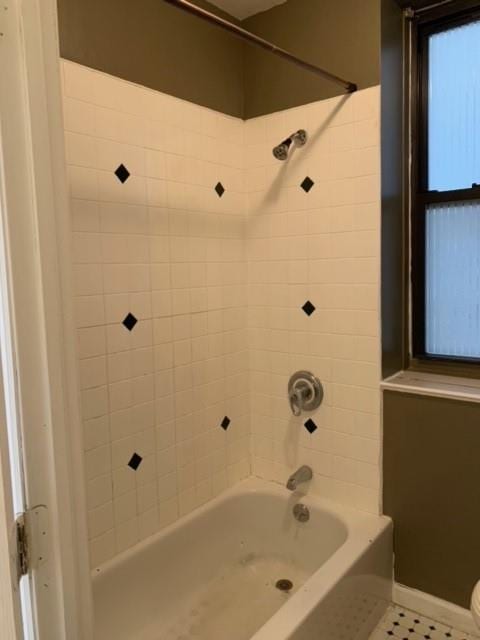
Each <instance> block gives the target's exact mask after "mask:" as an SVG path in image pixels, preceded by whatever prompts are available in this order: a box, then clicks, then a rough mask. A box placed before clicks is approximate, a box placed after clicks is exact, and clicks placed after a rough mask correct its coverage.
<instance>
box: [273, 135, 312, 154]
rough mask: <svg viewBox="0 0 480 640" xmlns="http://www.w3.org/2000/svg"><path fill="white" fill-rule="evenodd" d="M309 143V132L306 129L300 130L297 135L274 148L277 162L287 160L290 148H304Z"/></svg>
mask: <svg viewBox="0 0 480 640" xmlns="http://www.w3.org/2000/svg"><path fill="white" fill-rule="evenodd" d="M306 141H307V132H306V131H305V129H299V130H298V131H296V132H295V133H292V135H291V136H290V137H289V138H287V139H286V140H284V141H283V142H281V143H280V144H279V145H277V146H276V147H274V148H273V155H274V156H275V158H276V159H277V160H282V161H283V160H286V159H287V158H288V153H289V151H290V147H291V146H292V144H294V145H295V146H296V147H303V145H304V144H305V143H306Z"/></svg>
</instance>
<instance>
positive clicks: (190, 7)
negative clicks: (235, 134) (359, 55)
mask: <svg viewBox="0 0 480 640" xmlns="http://www.w3.org/2000/svg"><path fill="white" fill-rule="evenodd" d="M164 2H167V3H168V4H171V5H173V6H174V7H177V8H178V9H183V10H184V11H186V12H187V13H191V14H193V15H194V16H197V17H198V18H201V19H202V20H206V21H207V22H210V23H211V24H214V25H216V26H217V27H221V28H222V29H225V30H226V31H230V33H233V35H235V36H237V37H239V38H242V39H243V40H246V41H247V42H250V43H252V44H255V45H257V46H258V47H261V48H262V49H266V50H267V51H270V53H273V54H275V55H276V56H278V57H280V58H283V59H284V60H289V61H290V62H293V63H294V64H296V65H298V66H299V67H302V68H303V69H306V70H307V71H310V72H311V73H314V74H316V75H317V76H320V77H321V78H325V79H326V80H330V81H331V82H335V83H336V84H339V85H341V86H342V87H343V88H344V89H345V92H346V93H353V92H354V91H357V88H358V87H357V85H356V84H355V83H354V82H348V80H344V79H343V78H339V77H338V76H336V75H334V74H333V73H329V72H328V71H325V69H321V68H320V67H317V66H316V65H314V64H311V63H310V62H306V61H305V60H302V59H301V58H297V56H295V55H293V53H290V52H289V51H286V50H285V49H282V48H280V47H277V46H276V45H274V44H272V43H271V42H268V40H264V39H263V38H260V37H259V36H257V35H255V34H254V33H251V32H250V31H247V30H246V29H242V27H238V26H237V25H236V24H232V23H231V22H228V20H224V19H223V18H220V17H219V16H216V15H215V14H214V13H211V12H210V11H207V10H206V9H202V8H201V7H198V6H197V5H195V4H192V3H191V2H189V1H188V0H164Z"/></svg>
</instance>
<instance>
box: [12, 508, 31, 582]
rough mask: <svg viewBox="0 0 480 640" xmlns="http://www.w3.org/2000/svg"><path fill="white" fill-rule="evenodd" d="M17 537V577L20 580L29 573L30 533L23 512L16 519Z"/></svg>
mask: <svg viewBox="0 0 480 640" xmlns="http://www.w3.org/2000/svg"><path fill="white" fill-rule="evenodd" d="M15 538H16V545H17V578H18V580H19V581H20V578H21V577H22V576H26V575H27V573H28V567H29V560H28V535H27V522H26V514H25V513H21V514H20V515H19V516H17V518H16V520H15Z"/></svg>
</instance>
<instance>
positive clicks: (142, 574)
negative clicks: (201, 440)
mask: <svg viewBox="0 0 480 640" xmlns="http://www.w3.org/2000/svg"><path fill="white" fill-rule="evenodd" d="M300 501H301V502H303V503H304V504H306V505H307V506H308V508H309V510H310V520H309V521H308V522H306V523H304V524H302V523H299V522H297V521H296V520H295V519H294V517H293V514H292V508H293V506H294V504H296V503H297V502H300ZM284 578H286V579H288V580H290V581H291V582H293V588H292V589H291V591H290V592H289V593H285V592H282V591H280V590H279V589H277V588H276V586H275V585H276V582H277V581H278V580H279V579H284ZM391 587H392V527H391V522H390V520H389V519H387V518H383V517H377V516H369V515H367V514H363V513H361V512H356V511H353V510H350V509H344V508H343V507H341V506H338V505H335V504H333V503H331V502H327V501H324V500H321V499H318V498H314V497H310V496H302V495H301V494H298V493H294V494H292V493H290V492H289V491H287V489H284V488H282V487H281V486H278V485H274V484H270V483H266V482H263V481H259V480H254V479H250V480H247V481H245V482H243V483H241V484H239V485H237V486H236V487H235V488H233V489H231V490H229V491H227V492H226V493H224V494H222V495H221V496H219V497H218V498H216V499H215V500H213V501H212V502H210V503H208V504H207V505H205V506H204V507H201V508H200V509H197V510H196V511H194V512H193V513H191V514H190V515H188V516H187V517H184V518H182V519H181V520H179V521H178V522H176V523H175V524H174V525H172V526H170V527H168V528H167V529H165V530H163V531H162V532H160V533H159V534H157V535H156V536H154V537H152V538H150V539H149V540H147V541H145V542H143V543H141V544H140V545H137V546H136V547H134V548H133V549H131V550H129V551H128V552H126V553H123V554H122V555H120V556H118V557H117V558H115V559H114V560H113V561H111V562H109V563H107V564H105V565H103V566H102V567H100V569H99V570H97V571H96V572H95V573H94V577H93V589H94V602H95V616H96V632H95V639H96V640H187V639H192V640H193V639H195V640H287V639H288V640H335V639H337V638H338V639H340V638H342V639H344V640H364V639H365V638H368V636H369V633H370V631H371V630H372V629H373V627H374V626H375V624H376V623H377V621H378V620H379V619H380V617H381V615H382V614H383V612H384V610H385V608H386V605H387V603H388V602H389V601H390V599H391Z"/></svg>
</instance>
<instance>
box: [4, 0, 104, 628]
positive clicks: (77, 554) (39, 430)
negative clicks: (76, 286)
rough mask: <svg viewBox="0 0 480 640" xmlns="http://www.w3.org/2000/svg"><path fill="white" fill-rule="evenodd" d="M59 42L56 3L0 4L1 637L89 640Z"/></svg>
mask: <svg viewBox="0 0 480 640" xmlns="http://www.w3.org/2000/svg"><path fill="white" fill-rule="evenodd" d="M57 37H58V36H57V16H56V2H55V0H27V1H25V0H2V2H1V4H0V355H1V363H2V366H1V372H2V375H3V385H1V386H2V387H3V390H2V389H0V396H2V398H4V399H5V406H4V412H3V415H2V411H1V407H0V640H23V638H25V639H26V640H33V639H35V640H91V639H92V605H91V585H90V575H89V566H88V557H87V549H88V546H87V532H86V508H85V495H84V492H85V483H84V479H83V464H82V458H81V456H82V445H81V423H80V418H79V408H78V407H79V401H78V384H77V379H76V358H75V347H74V345H75V333H74V325H73V320H72V318H73V313H72V306H73V304H72V300H73V296H72V295H71V284H70V282H71V276H70V248H69V246H70V232H69V214H68V198H67V190H66V177H65V157H64V143H63V126H62V112H61V92H60V73H59V53H58V42H57ZM24 510H26V511H27V514H30V519H28V518H27V522H29V526H28V527H27V531H28V533H29V540H28V542H29V549H30V564H29V571H28V575H27V576H26V577H25V578H23V579H22V580H21V583H20V590H19V589H18V588H17V586H16V576H15V575H14V574H15V570H14V569H13V566H12V564H11V563H9V562H8V557H9V555H11V554H13V553H14V545H13V541H12V538H11V532H12V527H13V519H14V515H15V514H16V513H17V512H20V511H24ZM20 601H21V605H22V606H20ZM4 615H5V620H8V621H9V622H8V624H9V627H4V622H3V616H4ZM22 623H23V624H22ZM6 629H8V633H7V631H6ZM15 634H16V635H15Z"/></svg>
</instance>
